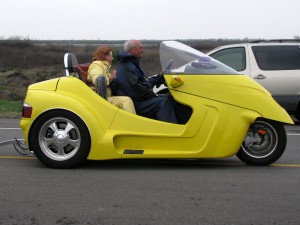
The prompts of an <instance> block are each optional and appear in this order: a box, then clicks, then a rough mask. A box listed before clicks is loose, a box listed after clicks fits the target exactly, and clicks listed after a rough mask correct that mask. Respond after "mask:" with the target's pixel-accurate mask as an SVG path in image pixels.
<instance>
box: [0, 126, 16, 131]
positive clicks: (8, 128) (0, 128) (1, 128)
mask: <svg viewBox="0 0 300 225" xmlns="http://www.w3.org/2000/svg"><path fill="white" fill-rule="evenodd" d="M0 130H21V128H10V127H5V128H3V127H0Z"/></svg>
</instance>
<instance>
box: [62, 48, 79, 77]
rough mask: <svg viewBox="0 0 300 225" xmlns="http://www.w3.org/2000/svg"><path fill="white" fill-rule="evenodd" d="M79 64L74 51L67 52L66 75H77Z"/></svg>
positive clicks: (65, 59) (65, 57)
mask: <svg viewBox="0 0 300 225" xmlns="http://www.w3.org/2000/svg"><path fill="white" fill-rule="evenodd" d="M77 65H78V61H77V58H76V56H75V54H74V53H65V55H64V66H65V70H66V76H70V75H75V73H77V69H76V66H77Z"/></svg>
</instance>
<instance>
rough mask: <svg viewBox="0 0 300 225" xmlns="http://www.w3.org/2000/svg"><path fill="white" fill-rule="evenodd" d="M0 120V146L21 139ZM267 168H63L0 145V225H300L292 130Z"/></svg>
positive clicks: (13, 123)
mask: <svg viewBox="0 0 300 225" xmlns="http://www.w3.org/2000/svg"><path fill="white" fill-rule="evenodd" d="M18 123H19V121H18V120H3V119H2V120H1V119H0V142H1V141H3V140H8V139H12V138H22V133H21V131H20V129H19V125H18ZM286 129H287V133H288V144H287V149H286V152H285V153H284V155H283V156H282V157H281V158H280V159H279V160H278V161H277V162H276V163H274V164H273V165H271V166H266V167H253V166H247V165H245V164H244V163H242V162H241V161H239V159H237V158H236V157H231V158H227V159H217V160H194V161H192V160H146V161H135V160H130V161H100V162H88V163H87V164H85V165H84V166H82V167H80V168H76V169H71V170H55V169H49V168H47V167H45V166H43V165H42V164H41V163H40V162H39V161H38V160H37V159H35V157H34V156H32V155H30V156H22V155H20V154H18V153H17V152H16V151H15V150H14V147H13V146H12V145H6V146H0V202H1V207H0V225H7V224H26V225H27V224H32V225H37V224H43V225H46V224H59V225H71V224H105V225H109V224H115V225H119V224H128V225H136V224H140V225H146V224H149V225H150V224H151V225H152V224H153V225H157V224H162V225H168V224H170V225H174V224H180V225H181V224H182V225H192V224H205V225H210V224H216V225H222V224H224V225H225V224H226V225H233V224H241V225H248V224H249V225H250V224H251V225H252V224H253V225H259V224H262V225H269V224H270V225H275V224H280V225H283V224H290V225H298V224H300V195H299V193H300V126H299V125H295V126H288V127H286Z"/></svg>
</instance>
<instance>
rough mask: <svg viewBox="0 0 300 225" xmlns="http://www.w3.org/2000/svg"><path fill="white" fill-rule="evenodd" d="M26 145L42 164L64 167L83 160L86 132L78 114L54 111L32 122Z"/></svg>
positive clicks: (86, 147) (88, 142) (77, 163)
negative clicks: (27, 144)
mask: <svg viewBox="0 0 300 225" xmlns="http://www.w3.org/2000/svg"><path fill="white" fill-rule="evenodd" d="M29 145H30V149H32V150H33V152H34V154H35V156H36V157H37V158H38V159H39V160H40V161H41V162H42V163H44V164H45V165H47V166H49V167H52V168H63V169H66V168H72V167H75V166H78V165H79V164H81V163H83V162H84V161H85V160H86V158H87V156H88V154H89V151H90V135H89V131H88V129H87V127H86V125H85V123H84V122H83V121H82V120H81V119H80V118H79V117H78V116H76V115H75V114H73V113H71V112H68V111H64V110H54V111H50V112H47V113H45V114H44V115H42V116H41V117H39V118H38V119H37V121H35V123H34V124H33V126H32V128H31V131H30V134H29Z"/></svg>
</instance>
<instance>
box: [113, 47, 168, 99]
mask: <svg viewBox="0 0 300 225" xmlns="http://www.w3.org/2000/svg"><path fill="white" fill-rule="evenodd" d="M117 60H118V61H119V64H118V67H117V77H116V79H115V81H114V83H115V86H117V87H116V88H113V92H114V93H113V94H114V95H117V96H129V97H131V98H132V100H133V101H142V100H145V99H149V98H153V97H156V95H155V94H154V93H153V90H152V88H153V87H154V85H156V84H159V83H161V81H162V80H163V78H162V77H161V76H152V77H148V76H147V74H146V73H145V72H144V71H143V70H142V69H141V68H140V65H139V60H138V59H137V58H136V57H135V56H133V55H131V54H129V53H127V52H121V53H119V54H118V55H117Z"/></svg>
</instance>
